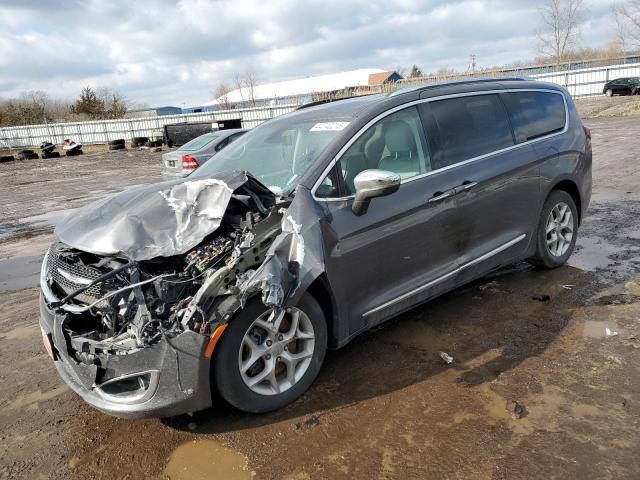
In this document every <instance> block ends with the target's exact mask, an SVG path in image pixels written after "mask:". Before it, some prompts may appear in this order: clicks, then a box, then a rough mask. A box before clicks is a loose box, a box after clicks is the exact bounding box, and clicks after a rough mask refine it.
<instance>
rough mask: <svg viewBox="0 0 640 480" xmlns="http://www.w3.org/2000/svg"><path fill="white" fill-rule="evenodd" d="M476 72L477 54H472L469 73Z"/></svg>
mask: <svg viewBox="0 0 640 480" xmlns="http://www.w3.org/2000/svg"><path fill="white" fill-rule="evenodd" d="M475 71H476V54H475V53H472V54H471V55H470V56H469V68H467V72H471V73H475Z"/></svg>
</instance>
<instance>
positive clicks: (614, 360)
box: [607, 355, 622, 365]
mask: <svg viewBox="0 0 640 480" xmlns="http://www.w3.org/2000/svg"><path fill="white" fill-rule="evenodd" d="M607 361H608V362H611V363H615V364H616V365H622V360H621V359H620V357H616V356H614V355H609V356H608V357H607Z"/></svg>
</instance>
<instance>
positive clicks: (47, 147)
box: [40, 142, 60, 158]
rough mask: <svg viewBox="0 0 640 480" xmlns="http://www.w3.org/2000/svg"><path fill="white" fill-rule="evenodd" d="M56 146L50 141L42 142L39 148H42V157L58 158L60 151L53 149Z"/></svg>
mask: <svg viewBox="0 0 640 480" xmlns="http://www.w3.org/2000/svg"><path fill="white" fill-rule="evenodd" d="M55 149H56V146H55V145H54V144H53V143H51V142H42V143H41V144H40V150H42V158H58V157H60V152H56V151H55Z"/></svg>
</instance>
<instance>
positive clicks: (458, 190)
mask: <svg viewBox="0 0 640 480" xmlns="http://www.w3.org/2000/svg"><path fill="white" fill-rule="evenodd" d="M476 185H478V182H464V183H463V184H462V185H458V186H457V187H456V188H454V190H455V191H456V194H458V193H462V192H467V191H469V190H471V189H472V188H473V187H475V186H476Z"/></svg>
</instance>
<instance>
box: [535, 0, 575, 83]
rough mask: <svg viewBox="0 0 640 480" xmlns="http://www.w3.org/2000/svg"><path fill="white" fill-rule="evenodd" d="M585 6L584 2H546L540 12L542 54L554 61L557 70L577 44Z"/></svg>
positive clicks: (559, 0) (567, 0)
mask: <svg viewBox="0 0 640 480" xmlns="http://www.w3.org/2000/svg"><path fill="white" fill-rule="evenodd" d="M583 5H584V0H546V2H545V4H544V5H543V6H542V7H541V8H540V10H539V12H540V18H541V20H542V25H543V28H542V30H541V31H540V33H539V34H538V38H539V40H540V53H541V54H542V55H544V56H547V57H550V58H552V59H553V61H554V63H555V64H556V70H559V69H560V64H561V63H562V62H563V61H564V59H565V56H566V55H567V53H568V52H569V51H570V50H571V49H572V48H573V47H574V46H575V44H576V42H577V39H578V35H579V29H580V22H581V16H582V13H583Z"/></svg>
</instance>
